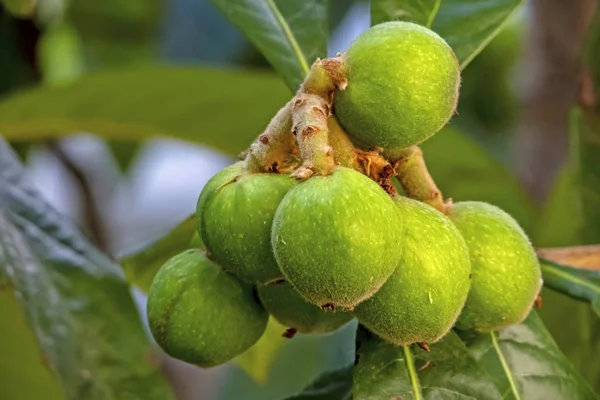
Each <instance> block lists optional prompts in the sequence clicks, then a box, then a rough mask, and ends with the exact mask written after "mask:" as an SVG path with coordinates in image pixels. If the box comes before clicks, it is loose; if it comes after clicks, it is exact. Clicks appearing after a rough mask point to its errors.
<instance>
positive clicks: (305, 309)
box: [258, 282, 353, 333]
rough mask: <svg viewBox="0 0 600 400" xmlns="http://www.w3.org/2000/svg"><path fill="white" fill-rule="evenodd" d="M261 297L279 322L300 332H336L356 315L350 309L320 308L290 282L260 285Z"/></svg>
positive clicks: (259, 293)
mask: <svg viewBox="0 0 600 400" xmlns="http://www.w3.org/2000/svg"><path fill="white" fill-rule="evenodd" d="M258 297H259V298H260V300H261V302H262V304H263V305H264V307H265V308H266V309H267V311H268V312H269V313H270V314H271V315H272V316H273V317H274V318H275V319H276V320H277V321H278V322H279V323H280V324H282V325H285V326H288V327H290V328H294V329H295V330H297V331H298V332H300V333H328V332H333V331H335V330H337V329H338V328H340V327H341V326H342V325H344V324H346V323H347V322H348V321H350V320H351V319H352V318H353V315H352V313H349V312H343V311H339V310H337V311H323V310H321V309H320V308H319V307H318V306H315V305H314V304H311V303H309V302H307V301H306V300H304V299H303V298H302V296H300V295H299V294H298V293H297V292H296V291H295V290H294V288H292V287H291V286H290V284H289V283H287V282H286V283H281V284H276V285H261V286H259V287H258Z"/></svg>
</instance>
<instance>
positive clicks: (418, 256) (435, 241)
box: [354, 197, 471, 345]
mask: <svg viewBox="0 0 600 400" xmlns="http://www.w3.org/2000/svg"><path fill="white" fill-rule="evenodd" d="M396 205H397V207H398V212H399V213H400V215H401V219H402V221H403V226H404V229H403V231H402V232H403V235H404V249H403V252H402V261H401V262H400V265H399V266H398V268H396V271H395V272H394V273H393V274H392V276H391V277H390V279H388V280H387V282H386V283H385V284H384V285H383V286H382V287H381V289H379V291H378V292H377V293H375V294H374V295H373V297H371V298H370V299H368V300H365V301H364V302H363V303H361V304H359V305H358V306H357V307H356V309H355V311H354V312H355V315H356V317H357V318H358V320H359V321H360V323H361V324H363V325H364V326H366V327H367V328H368V329H369V330H371V331H372V332H374V333H376V334H377V335H378V336H380V337H382V338H383V339H385V340H387V341H389V342H391V343H394V344H398V345H407V344H412V343H421V342H423V343H433V342H436V341H437V340H438V339H440V338H441V337H442V336H443V335H445V334H446V332H448V331H449V330H450V328H451V327H452V326H453V325H454V322H455V321H456V319H457V317H458V315H459V313H460V310H461V309H462V307H463V306H464V304H465V300H466V299H467V293H468V292H469V283H470V282H469V281H470V278H469V275H470V273H471V264H470V261H469V251H468V249H467V245H466V244H465V241H464V240H463V238H462V237H461V235H460V233H459V232H458V229H456V227H455V226H454V225H453V224H452V222H451V221H450V220H449V219H448V218H447V217H446V216H445V215H443V214H442V213H440V212H439V211H437V210H436V209H434V208H433V207H431V206H428V205H426V204H424V203H421V202H418V201H415V200H411V199H408V198H405V197H398V198H397V199H396Z"/></svg>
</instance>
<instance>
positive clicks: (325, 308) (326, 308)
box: [321, 303, 335, 311]
mask: <svg viewBox="0 0 600 400" xmlns="http://www.w3.org/2000/svg"><path fill="white" fill-rule="evenodd" d="M321 310H323V311H335V306H334V305H333V304H332V303H326V304H323V305H322V306H321Z"/></svg>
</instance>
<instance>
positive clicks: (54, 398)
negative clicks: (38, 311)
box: [0, 269, 65, 400]
mask: <svg viewBox="0 0 600 400" xmlns="http://www.w3.org/2000/svg"><path fill="white" fill-rule="evenodd" d="M0 271H2V270H1V269H0ZM1 273H2V272H0V274H1ZM0 320H1V321H2V329H1V330H0V354H2V357H0V382H2V385H1V387H0V397H1V398H3V399H10V400H31V399H44V400H64V398H65V396H64V394H63V392H62V388H61V387H60V383H59V382H58V381H57V380H56V379H54V375H53V373H52V371H50V369H48V368H47V367H46V366H45V365H44V363H43V361H42V357H41V352H40V349H39V345H38V343H37V342H36V340H35V337H34V336H33V333H32V332H31V330H30V329H29V327H28V326H27V321H25V317H24V315H23V312H22V311H21V308H20V307H19V303H18V302H17V299H16V298H15V296H14V294H13V291H12V289H10V288H9V287H8V286H6V287H4V288H0Z"/></svg>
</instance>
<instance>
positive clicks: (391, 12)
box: [371, 0, 523, 69]
mask: <svg viewBox="0 0 600 400" xmlns="http://www.w3.org/2000/svg"><path fill="white" fill-rule="evenodd" d="M522 3H523V0H443V1H441V2H439V1H437V0H435V1H434V0H431V1H422V0H372V1H371V22H372V23H373V24H378V23H381V22H385V21H389V20H397V19H399V20H404V21H411V22H415V23H418V24H421V25H425V26H429V27H431V29H433V30H434V31H436V32H437V33H438V34H440V36H442V37H443V38H444V39H446V41H447V42H448V43H449V44H450V46H452V49H454V52H455V53H456V57H457V58H458V61H459V62H460V66H461V68H462V69H464V68H465V67H466V66H467V64H469V62H470V61H471V60H472V59H473V58H474V57H475V56H476V55H477V54H479V52H481V50H482V49H483V48H484V47H485V46H486V45H487V44H488V43H489V42H490V41H491V40H492V39H493V38H494V36H496V35H497V34H498V33H499V32H500V30H502V27H503V26H504V24H505V23H506V21H507V20H508V19H509V18H510V17H511V16H512V15H513V13H514V12H515V11H516V10H517V9H518V8H519V6H520V5H521V4H522ZM425 4H426V5H425ZM438 4H439V9H437V6H438ZM432 20H433V21H432ZM431 21H432V22H431Z"/></svg>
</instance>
